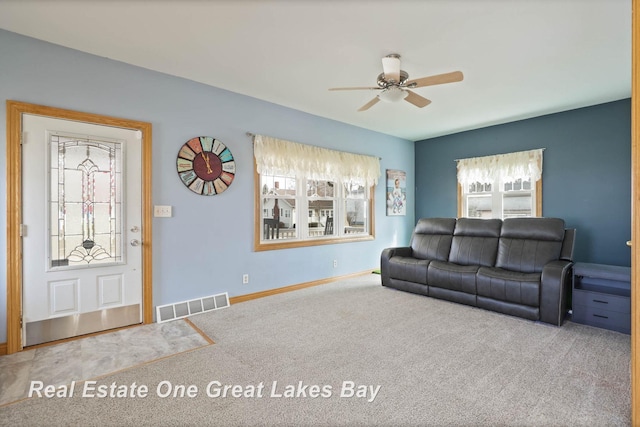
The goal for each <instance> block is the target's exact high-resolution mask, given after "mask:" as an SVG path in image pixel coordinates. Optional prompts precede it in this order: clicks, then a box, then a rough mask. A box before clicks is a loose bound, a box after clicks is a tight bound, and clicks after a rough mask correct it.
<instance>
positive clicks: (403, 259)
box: [380, 218, 575, 326]
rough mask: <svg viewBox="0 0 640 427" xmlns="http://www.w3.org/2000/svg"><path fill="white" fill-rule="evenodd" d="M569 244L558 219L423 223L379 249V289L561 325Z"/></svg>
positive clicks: (570, 234) (571, 236) (570, 232)
mask: <svg viewBox="0 0 640 427" xmlns="http://www.w3.org/2000/svg"><path fill="white" fill-rule="evenodd" d="M574 241H575V229H565V223H564V220H562V219H560V218H507V219H505V220H504V221H503V220H500V219H477V218H459V219H455V218H423V219H420V220H419V221H418V223H417V225H416V227H415V229H414V231H413V235H412V237H411V242H410V244H409V246H407V247H396V248H387V249H384V250H383V251H382V254H381V257H380V267H381V276H382V285H383V286H387V287H390V288H395V289H399V290H403V291H407V292H413V293H416V294H422V295H426V296H430V297H434V298H441V299H445V300H449V301H454V302H458V303H462V304H467V305H471V306H475V307H480V308H484V309H488V310H493V311H496V312H500V313H504V314H509V315H513V316H518V317H522V318H525V319H529V320H536V321H541V322H545V323H550V324H553V325H558V326H559V325H561V324H562V322H563V320H564V317H565V314H566V296H567V293H568V290H569V289H570V271H571V266H572V265H573V262H572V261H573V248H574Z"/></svg>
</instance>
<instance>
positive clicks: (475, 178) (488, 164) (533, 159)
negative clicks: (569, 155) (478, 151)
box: [458, 148, 544, 187]
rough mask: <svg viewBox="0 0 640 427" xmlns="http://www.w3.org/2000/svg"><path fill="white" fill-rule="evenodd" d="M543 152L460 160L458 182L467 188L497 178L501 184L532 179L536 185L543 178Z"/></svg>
mask: <svg viewBox="0 0 640 427" xmlns="http://www.w3.org/2000/svg"><path fill="white" fill-rule="evenodd" d="M543 151H544V149H542V148H540V149H536V150H529V151H518V152H516V153H507V154H497V155H495V156H484V157H472V158H469V159H461V160H458V182H459V183H460V184H461V185H462V186H463V187H465V186H468V185H469V184H473V183H476V182H480V183H482V184H485V183H493V182H494V181H495V180H496V178H497V179H499V180H500V181H501V182H510V181H515V180H517V179H522V180H527V179H529V178H531V182H532V183H535V182H536V181H538V180H539V179H540V178H542V152H543Z"/></svg>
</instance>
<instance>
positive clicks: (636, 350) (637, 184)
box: [631, 0, 640, 426]
mask: <svg viewBox="0 0 640 427" xmlns="http://www.w3.org/2000/svg"><path fill="white" fill-rule="evenodd" d="M631 10H632V12H631V28H632V29H631V63H632V65H631V424H632V425H634V426H638V425H640V80H639V77H638V73H640V0H633V3H632V5H631Z"/></svg>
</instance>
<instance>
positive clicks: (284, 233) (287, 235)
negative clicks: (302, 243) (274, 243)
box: [260, 175, 297, 241]
mask: <svg viewBox="0 0 640 427" xmlns="http://www.w3.org/2000/svg"><path fill="white" fill-rule="evenodd" d="M260 184H261V188H262V198H261V201H260V202H261V203H262V207H261V212H262V218H261V221H262V222H261V227H262V240H265V241H266V240H291V239H295V238H297V230H296V223H295V220H296V213H295V212H296V199H295V196H296V180H295V178H292V177H287V176H268V175H262V176H261V177H260Z"/></svg>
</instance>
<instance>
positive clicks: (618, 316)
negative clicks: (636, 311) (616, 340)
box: [571, 304, 631, 334]
mask: <svg viewBox="0 0 640 427" xmlns="http://www.w3.org/2000/svg"><path fill="white" fill-rule="evenodd" d="M571 318H572V320H573V321H574V322H576V323H582V324H584V325H590V326H597V327H598V328H605V329H610V330H612V331H618V332H622V333H625V334H629V333H631V313H620V312H617V311H610V310H604V309H602V308H597V307H587V306H584V305H579V304H574V305H573V314H572V317H571Z"/></svg>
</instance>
